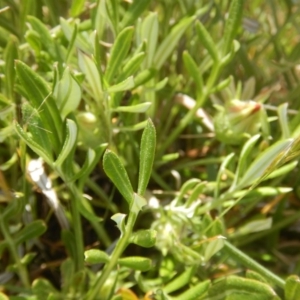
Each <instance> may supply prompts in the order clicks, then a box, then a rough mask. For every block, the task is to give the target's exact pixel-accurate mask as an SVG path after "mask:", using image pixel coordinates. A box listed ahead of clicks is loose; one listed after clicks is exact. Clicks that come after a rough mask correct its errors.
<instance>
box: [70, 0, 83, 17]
mask: <svg viewBox="0 0 300 300" xmlns="http://www.w3.org/2000/svg"><path fill="white" fill-rule="evenodd" d="M84 3H85V0H73V1H72V6H71V16H72V17H76V16H78V15H79V14H81V12H82V10H83V8H84Z"/></svg>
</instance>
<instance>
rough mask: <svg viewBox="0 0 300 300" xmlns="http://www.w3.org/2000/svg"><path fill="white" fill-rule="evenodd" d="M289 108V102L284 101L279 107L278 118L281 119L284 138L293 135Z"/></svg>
mask: <svg viewBox="0 0 300 300" xmlns="http://www.w3.org/2000/svg"><path fill="white" fill-rule="evenodd" d="M287 109H288V103H283V104H281V105H279V106H278V108H277V112H278V119H279V124H280V127H281V131H282V138H283V139H288V138H290V137H291V134H290V129H289V122H288V112H287Z"/></svg>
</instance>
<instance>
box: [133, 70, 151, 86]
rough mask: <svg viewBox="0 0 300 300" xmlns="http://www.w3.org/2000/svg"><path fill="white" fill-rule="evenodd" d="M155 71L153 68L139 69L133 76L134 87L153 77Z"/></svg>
mask: <svg viewBox="0 0 300 300" xmlns="http://www.w3.org/2000/svg"><path fill="white" fill-rule="evenodd" d="M156 73H157V70H156V69H154V68H151V69H146V70H143V71H141V72H140V73H139V74H138V75H137V76H136V77H135V78H134V87H135V88H136V87H138V86H140V85H142V84H144V83H146V82H147V81H149V80H150V79H151V78H153V77H154V75H155V74H156Z"/></svg>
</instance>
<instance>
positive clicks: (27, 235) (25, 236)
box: [15, 220, 47, 245]
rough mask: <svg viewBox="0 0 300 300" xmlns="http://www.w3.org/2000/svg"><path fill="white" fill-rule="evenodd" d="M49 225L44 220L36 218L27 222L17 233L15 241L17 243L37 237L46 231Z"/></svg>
mask: <svg viewBox="0 0 300 300" xmlns="http://www.w3.org/2000/svg"><path fill="white" fill-rule="evenodd" d="M46 229H47V227H46V224H45V222H44V221H42V220H35V221H33V222H31V223H29V224H27V225H26V226H25V227H24V228H23V229H21V230H20V231H19V232H18V233H17V234H16V235H15V243H16V244H17V245H19V244H21V243H24V242H27V241H30V240H32V239H35V238H37V237H39V236H40V235H42V234H43V233H44V232H45V231H46Z"/></svg>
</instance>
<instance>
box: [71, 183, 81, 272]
mask: <svg viewBox="0 0 300 300" xmlns="http://www.w3.org/2000/svg"><path fill="white" fill-rule="evenodd" d="M68 186H69V188H70V190H71V192H72V194H73V197H74V198H73V199H72V201H71V211H72V218H73V230H74V235H75V244H76V249H75V253H76V258H75V269H76V270H77V271H80V270H82V269H83V268H84V254H83V253H84V246H83V234H82V227H81V217H80V212H79V208H78V201H80V198H78V193H77V191H76V187H75V186H74V185H73V184H69V185H68Z"/></svg>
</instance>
